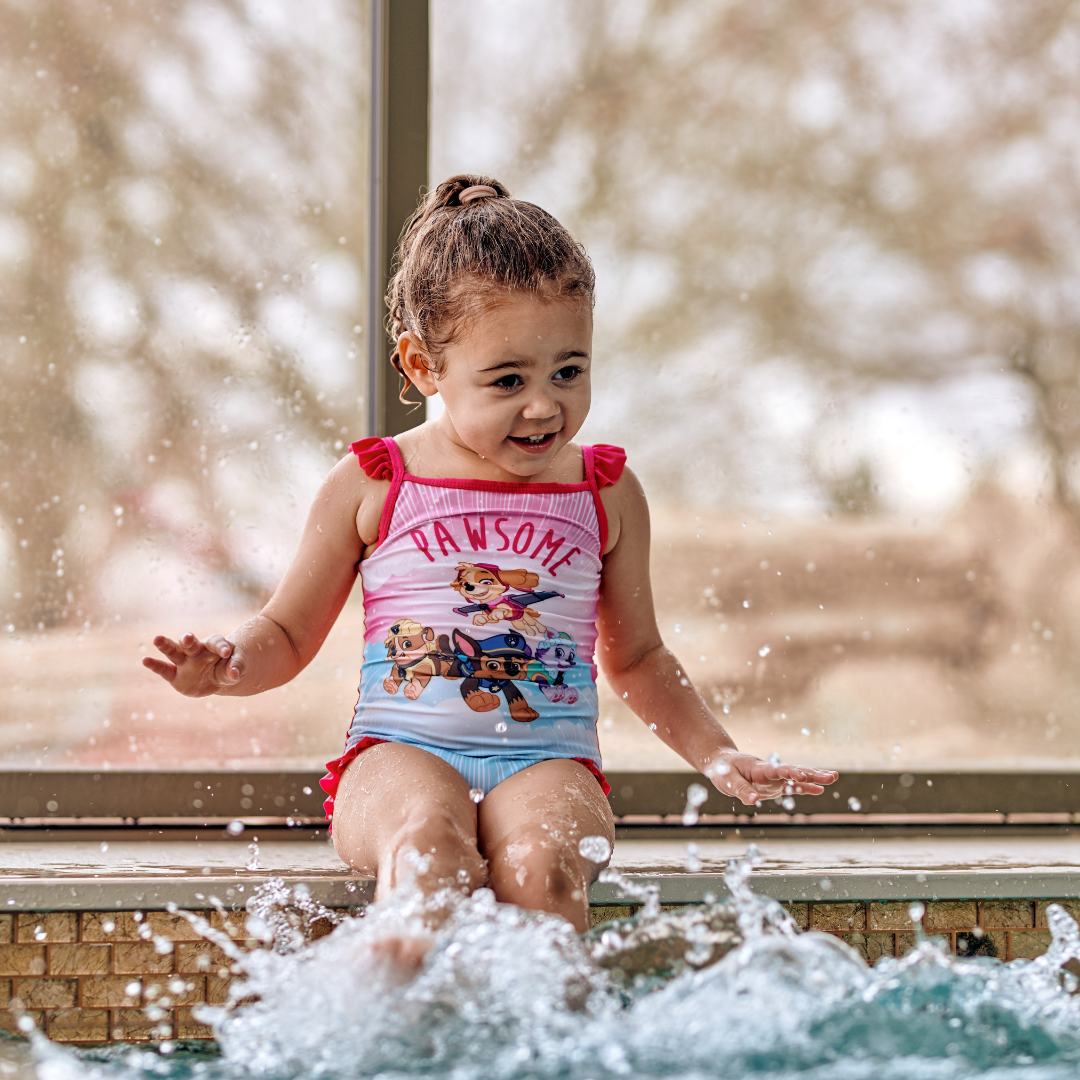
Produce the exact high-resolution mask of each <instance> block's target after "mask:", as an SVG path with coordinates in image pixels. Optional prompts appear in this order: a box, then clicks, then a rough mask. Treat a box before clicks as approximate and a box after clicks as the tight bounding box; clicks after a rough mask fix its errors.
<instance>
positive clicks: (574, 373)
mask: <svg viewBox="0 0 1080 1080" xmlns="http://www.w3.org/2000/svg"><path fill="white" fill-rule="evenodd" d="M580 374H581V368H579V367H578V366H577V365H576V364H567V365H566V367H564V368H559V370H558V371H556V372H555V376H554V377H555V378H556V379H558V380H559V382H572V381H573V380H574V379H576V378H577V377H578V376H579V375H580Z"/></svg>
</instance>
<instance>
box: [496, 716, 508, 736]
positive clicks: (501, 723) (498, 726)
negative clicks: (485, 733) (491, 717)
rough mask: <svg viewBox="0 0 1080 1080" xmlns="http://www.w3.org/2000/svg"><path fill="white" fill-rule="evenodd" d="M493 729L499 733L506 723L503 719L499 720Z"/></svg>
mask: <svg viewBox="0 0 1080 1080" xmlns="http://www.w3.org/2000/svg"><path fill="white" fill-rule="evenodd" d="M495 730H496V731H497V732H498V733H499V734H500V735H501V734H502V733H503V732H504V731H505V730H506V723H505V722H504V721H502V720H500V721H499V722H498V723H497V724H496V725H495Z"/></svg>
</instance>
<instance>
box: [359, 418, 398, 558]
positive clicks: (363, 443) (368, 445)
mask: <svg viewBox="0 0 1080 1080" xmlns="http://www.w3.org/2000/svg"><path fill="white" fill-rule="evenodd" d="M349 449H350V450H351V451H352V452H353V453H354V454H355V455H356V459H357V461H359V462H360V467H361V468H362V469H363V470H364V472H365V473H367V475H368V476H370V477H371V479H372V480H389V481H390V490H389V491H388V492H387V494H386V501H385V502H384V503H383V508H382V514H381V515H380V517H379V538H378V540H376V541H375V546H376V547H378V546H379V544H381V543H382V542H383V541H384V540H385V539H386V536H387V534H388V533H389V532H390V519H391V518H392V517H393V516H394V505H395V504H396V503H397V498H398V493H399V492H400V491H401V482H402V480H404V479H405V462H404V460H403V459H402V457H401V451H400V450H399V449H398V447H397V443H396V442H394V440H393V439H360V440H358V441H357V442H354V443H353V444H352V445H351V446H350V447H349Z"/></svg>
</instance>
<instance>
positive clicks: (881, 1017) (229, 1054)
mask: <svg viewBox="0 0 1080 1080" xmlns="http://www.w3.org/2000/svg"><path fill="white" fill-rule="evenodd" d="M756 859H757V853H756V852H755V851H754V850H753V849H751V851H749V852H748V854H747V856H746V857H745V858H743V859H739V860H733V861H732V863H731V864H729V866H728V869H727V873H726V875H725V882H726V885H727V888H728V890H729V892H730V893H731V900H730V901H726V902H723V903H712V904H702V905H698V906H696V907H693V908H683V909H680V910H676V911H662V910H661V908H660V904H659V895H658V892H657V891H656V887H655V885H648V884H646V885H642V884H641V883H639V882H634V881H632V880H628V879H626V878H620V877H619V876H618V875H616V874H613V873H611V872H608V873H607V880H610V881H612V882H614V883H616V884H617V885H619V886H620V888H621V889H622V890H623V892H624V893H626V894H627V895H633V896H634V898H635V899H637V900H638V901H639V902H640V903H641V907H640V909H639V911H638V912H637V914H636V915H634V916H632V917H631V918H627V919H621V920H618V921H616V922H613V923H609V924H606V925H605V926H602V927H597V928H596V929H595V930H593V931H590V932H589V933H588V934H585V935H581V936H579V935H577V934H575V933H574V932H573V930H572V929H571V927H570V926H569V924H567V923H566V922H564V921H562V920H560V919H557V918H554V917H552V916H547V915H541V914H537V913H531V912H525V911H521V910H519V909H517V908H513V907H509V906H506V905H501V904H498V903H497V902H496V901H495V898H494V895H493V894H492V893H491V892H490V891H488V890H485V889H481V890H478V891H477V892H475V893H474V894H473V895H472V897H469V898H465V897H463V896H462V895H461V894H460V893H457V892H450V891H448V892H447V893H446V894H444V895H442V896H440V897H437V898H435V899H434V900H432V901H427V902H425V901H422V900H421V899H419V898H418V897H416V896H415V895H411V894H409V893H408V892H407V891H402V892H399V893H398V894H396V895H394V896H392V897H390V898H388V899H387V900H385V901H381V902H380V903H378V904H374V905H372V906H371V907H370V908H369V909H368V911H367V914H365V916H364V917H363V918H356V919H349V918H346V919H343V920H341V921H340V922H339V923H338V925H337V926H336V927H335V928H334V929H333V932H332V933H329V934H327V935H326V936H324V937H321V938H318V939H314V940H313V939H312V937H311V934H310V931H311V929H312V927H313V926H314V925H315V923H318V921H319V920H314V921H311V920H309V922H308V923H307V924H304V923H303V920H302V919H301V917H300V915H298V914H296V913H297V912H302V911H305V910H306V911H309V912H311V913H317V911H318V909H317V906H315V907H306V906H305V905H306V904H308V903H309V902H310V897H305V896H304V895H303V893H302V892H301V893H300V894H299V895H298V894H297V893H296V891H295V890H292V891H290V890H288V889H287V888H286V887H285V886H284V884H283V883H281V882H274V883H271V885H270V886H268V887H266V888H264V889H260V890H259V891H258V893H257V895H256V897H255V898H253V899H252V901H249V910H248V923H247V933H248V934H249V935H251V936H254V937H260V935H261V946H262V947H259V948H256V949H254V950H251V951H244V950H242V949H240V947H239V946H238V945H237V944H236V943H235V942H233V941H231V940H230V939H228V937H227V935H222V934H220V932H214V931H213V930H212V929H211V928H210V927H209V926H208V925H207V924H206V922H205V920H202V919H200V917H198V916H189V918H190V919H191V921H192V922H193V924H195V925H200V926H202V927H205V930H204V932H205V933H207V936H212V935H214V934H215V933H216V934H217V936H216V937H214V940H216V941H217V942H218V944H220V945H221V946H222V948H224V949H226V951H227V952H228V955H229V956H230V958H231V960H232V962H233V963H234V965H235V966H236V967H237V968H239V969H240V970H241V971H242V973H243V975H244V977H245V981H243V982H242V983H238V984H237V985H236V986H235V987H234V989H233V991H232V994H233V998H232V1001H231V1003H230V1005H229V1006H227V1007H225V1008H222V1009H218V1010H202V1011H200V1016H202V1017H203V1018H205V1019H208V1020H210V1021H212V1022H213V1024H214V1027H215V1032H216V1035H217V1038H218V1041H219V1044H220V1047H221V1057H220V1059H216V1060H213V1059H211V1060H207V1059H205V1058H203V1059H198V1060H195V1059H190V1058H185V1057H184V1055H183V1054H179V1053H174V1054H172V1055H169V1056H167V1057H165V1058H163V1057H161V1056H160V1055H158V1054H156V1053H151V1052H149V1051H147V1050H146V1049H131V1050H124V1051H123V1052H119V1051H118V1052H117V1053H116V1054H115V1056H113V1057H108V1056H107V1055H105V1054H104V1052H102V1051H97V1052H95V1054H96V1055H97V1056H96V1057H93V1056H92V1055H91V1057H92V1060H90V1059H88V1058H87V1057H86V1056H84V1057H82V1058H80V1057H79V1056H77V1055H76V1054H75V1053H73V1052H72V1051H70V1050H66V1049H63V1048H60V1047H57V1046H55V1045H52V1044H48V1043H45V1042H44V1040H42V1039H40V1037H38V1038H37V1041H36V1042H35V1043H34V1051H33V1052H34V1054H35V1055H36V1057H35V1061H36V1066H37V1072H38V1076H39V1077H40V1078H41V1080H99V1078H104V1080H109V1078H112V1077H115V1078H116V1080H151V1078H154V1077H169V1078H171V1080H188V1078H189V1077H192V1078H193V1077H194V1076H196V1075H197V1076H199V1077H201V1078H203V1080H247V1078H249V1077H250V1078H254V1077H270V1078H272V1080H285V1078H291V1077H297V1078H305V1080H306V1078H312V1080H315V1078H319V1080H353V1078H366V1077H375V1076H379V1075H391V1076H393V1077H394V1078H395V1080H412V1078H417V1080H419V1078H421V1077H424V1078H427V1080H530V1078H535V1080H614V1078H617V1077H626V1078H628V1080H639V1078H640V1080H647V1078H661V1077H663V1078H667V1077H671V1078H678V1080H699V1078H706V1077H724V1078H742V1077H761V1078H762V1080H766V1078H767V1080H786V1078H795V1077H800V1078H806V1080H834V1078H837V1080H864V1078H865V1080H970V1078H973V1077H982V1078H983V1080H1005V1078H1008V1080H1057V1078H1059V1077H1061V1078H1065V1077H1069V1078H1075V1076H1076V1075H1077V1071H1078V1069H1080V997H1077V996H1075V994H1074V992H1075V990H1076V989H1077V980H1076V979H1074V978H1073V976H1072V975H1071V974H1070V973H1068V972H1066V971H1063V970H1062V966H1063V965H1064V964H1066V963H1069V962H1070V961H1080V930H1078V929H1077V926H1076V923H1075V922H1073V920H1072V919H1071V918H1070V917H1069V916H1068V914H1067V913H1066V912H1065V911H1064V910H1063V909H1062V908H1060V907H1058V906H1056V905H1051V907H1050V908H1049V909H1048V921H1049V926H1050V932H1051V935H1052V938H1053V941H1052V944H1051V946H1050V949H1049V951H1048V952H1047V954H1046V955H1045V956H1044V957H1041V958H1040V959H1038V960H1035V961H1014V962H1013V963H1010V964H1005V963H1002V962H1001V961H999V960H995V959H991V958H986V957H978V958H974V959H957V958H955V957H953V956H952V955H951V954H949V953H948V952H947V950H945V948H944V947H943V945H942V944H941V943H940V942H937V941H935V940H934V939H933V938H928V937H926V936H920V938H919V939H918V941H917V943H916V945H915V947H914V949H913V950H912V951H911V952H910V953H908V954H907V955H906V956H904V957H903V958H901V959H898V960H897V959H887V960H883V961H881V962H880V963H879V964H878V965H877V966H876V967H874V968H869V967H867V965H866V963H865V961H864V960H863V959H862V957H861V956H860V955H859V954H858V953H856V952H855V950H853V949H851V948H849V947H848V946H847V945H845V944H843V943H842V942H840V941H839V940H838V939H837V938H835V937H832V936H830V935H827V934H822V933H816V932H809V933H799V932H798V931H797V929H796V927H795V925H794V922H793V920H792V919H791V918H790V916H789V915H788V914H787V912H786V911H784V909H783V908H782V907H780V905H779V904H777V903H776V902H775V901H773V900H770V899H768V898H766V897H762V896H758V895H757V894H755V893H754V892H753V890H752V888H751V881H752V870H753V864H754V862H755V860H756ZM436 908H437V909H438V919H434V918H433V913H434V912H435V910H436ZM283 913H285V914H284V915H283ZM289 913H291V914H289ZM282 915H283V917H282V918H279V916H282ZM439 920H441V922H439ZM425 935H426V940H427V941H429V942H430V951H429V952H428V953H427V956H426V958H425V959H424V961H423V963H422V965H421V967H420V968H419V970H418V972H417V973H416V975H415V977H414V978H402V975H401V970H400V968H399V967H395V965H394V963H393V962H392V952H393V950H392V949H388V944H389V943H392V942H394V941H400V940H402V939H405V938H409V937H412V938H416V939H419V938H424V937H425ZM242 999H243V1000H244V1001H245V1003H243V1004H241V1000H242ZM185 1070H187V1071H185Z"/></svg>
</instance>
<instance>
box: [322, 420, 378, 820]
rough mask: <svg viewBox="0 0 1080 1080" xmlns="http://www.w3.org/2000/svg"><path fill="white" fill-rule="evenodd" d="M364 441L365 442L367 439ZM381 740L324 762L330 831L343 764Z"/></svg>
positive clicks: (367, 739) (325, 807)
mask: <svg viewBox="0 0 1080 1080" xmlns="http://www.w3.org/2000/svg"><path fill="white" fill-rule="evenodd" d="M364 441H365V442H366V441H368V440H364ZM382 742H386V740H385V739H373V738H371V736H370V735H369V736H366V737H365V738H363V739H361V740H360V741H359V742H358V743H357V744H356V745H355V746H350V747H349V749H348V750H346V751H345V753H344V754H342V755H341V757H339V758H334V760H333V761H328V762H327V763H326V767H327V768H328V769H329V770H330V771H329V772H328V773H327V774H326V775H325V776H324V777H323V778H322V779H321V780H320V781H319V787H321V788H322V789H323V791H325V792H326V799H325V800H324V801H323V804H322V805H323V813H324V814H325V815H326V820H327V821H329V822H331V826H330V831H331V832H333V831H334V826H333V824H332V822H333V820H334V798H335V797H336V796H337V790H338V785H339V784H340V783H341V777H342V774H343V773H344V772H345V766H346V765H348V764H349V762H350V761H352V759H353V758H354V757H357V756H358V755H359V754H362V753H363V752H364V751H365V750H366V749H367V748H368V747H369V746H378V744H379V743H382Z"/></svg>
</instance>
